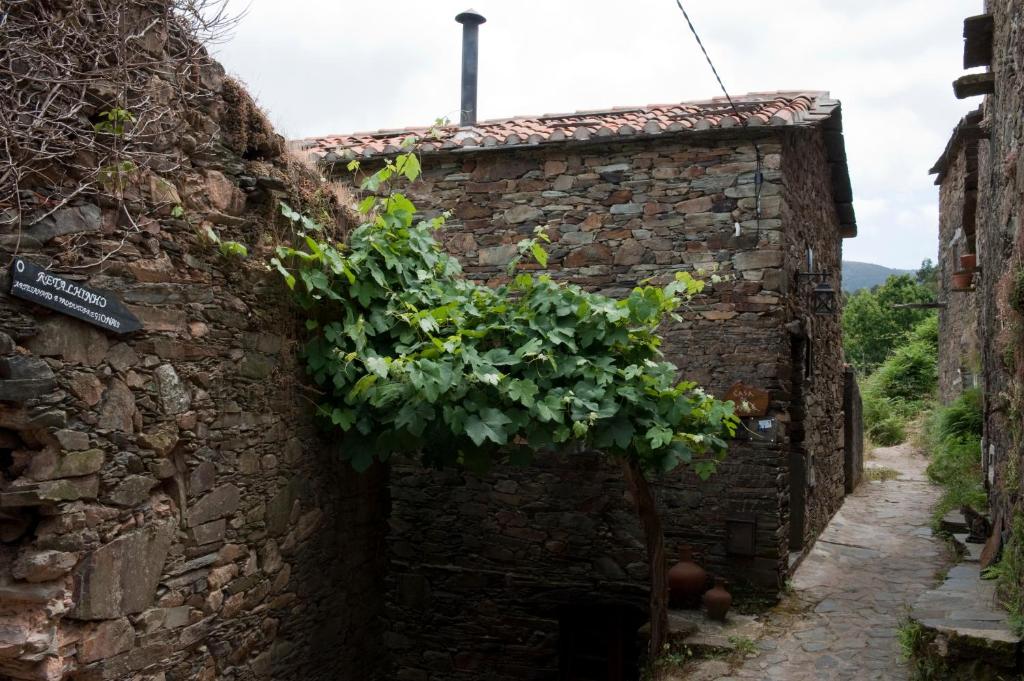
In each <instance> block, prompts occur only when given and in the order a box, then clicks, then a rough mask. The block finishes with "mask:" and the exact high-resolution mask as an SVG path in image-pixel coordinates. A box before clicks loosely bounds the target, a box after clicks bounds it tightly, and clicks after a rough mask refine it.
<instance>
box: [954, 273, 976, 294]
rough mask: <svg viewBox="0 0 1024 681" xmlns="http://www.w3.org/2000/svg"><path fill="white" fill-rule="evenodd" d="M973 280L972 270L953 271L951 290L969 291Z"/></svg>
mask: <svg viewBox="0 0 1024 681" xmlns="http://www.w3.org/2000/svg"><path fill="white" fill-rule="evenodd" d="M973 281H974V273H973V272H954V273H953V290H954V291H969V290H970V289H971V283H972V282H973Z"/></svg>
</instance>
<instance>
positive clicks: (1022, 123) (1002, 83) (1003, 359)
mask: <svg viewBox="0 0 1024 681" xmlns="http://www.w3.org/2000/svg"><path fill="white" fill-rule="evenodd" d="M986 10H987V11H988V12H990V13H991V14H992V15H993V19H994V26H995V33H994V43H993V61H992V71H993V72H994V73H995V93H994V94H992V95H989V96H988V97H986V99H985V104H984V109H983V110H984V113H985V125H986V127H987V128H988V130H989V134H990V139H989V141H988V143H984V142H983V143H982V146H981V149H980V153H979V161H978V165H979V168H980V177H979V200H978V216H979V217H978V220H979V222H978V254H979V255H978V264H979V265H980V266H981V275H980V277H979V280H978V283H977V286H978V294H977V297H978V300H979V303H980V333H981V341H982V365H983V375H984V396H985V397H984V405H985V436H984V441H983V447H984V449H985V456H984V458H983V461H984V464H985V472H986V478H987V480H988V483H989V485H990V489H989V497H990V506H991V508H990V511H991V513H992V520H993V521H994V522H995V524H996V527H997V529H999V530H1002V529H1005V528H1006V527H1008V525H1009V522H1010V519H1011V515H1012V513H1013V512H1014V511H1015V510H1016V511H1017V512H1019V511H1020V509H1019V498H1020V492H1021V487H1020V485H1021V474H1020V471H1021V466H1022V464H1024V461H1022V454H1024V451H1022V437H1024V436H1022V430H1024V428H1022V425H1021V424H1022V422H1024V309H1022V308H1024V306H1021V305H1020V304H1019V303H1018V304H1017V306H1016V307H1015V306H1014V304H1013V303H1012V300H1013V299H1014V296H1013V292H1014V290H1015V282H1016V281H1019V277H1020V276H1021V272H1022V270H1024V225H1022V220H1024V213H1022V210H1021V196H1022V194H1024V148H1022V141H1024V116H1022V115H1021V111H1024V61H1022V55H1024V51H1022V48H1024V3H1022V2H1021V0H990V1H989V2H987V3H986ZM1017 290H1018V291H1020V289H1019V288H1018V289H1017ZM1017 299H1018V300H1019V299H1020V298H1017Z"/></svg>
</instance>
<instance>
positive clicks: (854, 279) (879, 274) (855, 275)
mask: <svg viewBox="0 0 1024 681" xmlns="http://www.w3.org/2000/svg"><path fill="white" fill-rule="evenodd" d="M916 271H917V270H896V269H892V268H891V267H883V266H881V265H875V264H872V263H869V262H854V261H852V260H844V261H843V290H844V291H847V292H850V293H852V292H854V291H859V290H860V289H862V288H871V287H872V286H877V285H879V284H884V283H885V280H886V279H888V278H889V277H890V276H892V275H894V274H914V273H915V272H916Z"/></svg>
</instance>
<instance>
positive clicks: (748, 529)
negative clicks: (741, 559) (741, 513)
mask: <svg viewBox="0 0 1024 681" xmlns="http://www.w3.org/2000/svg"><path fill="white" fill-rule="evenodd" d="M725 531H726V539H725V550H726V551H727V552H729V553H730V554H732V555H734V556H753V555H755V554H756V553H757V517H756V516H745V517H736V518H729V519H727V520H726V521H725Z"/></svg>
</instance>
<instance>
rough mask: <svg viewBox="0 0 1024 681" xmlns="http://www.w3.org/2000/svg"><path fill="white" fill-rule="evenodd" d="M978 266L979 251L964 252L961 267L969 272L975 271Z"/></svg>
mask: <svg viewBox="0 0 1024 681" xmlns="http://www.w3.org/2000/svg"><path fill="white" fill-rule="evenodd" d="M977 268H978V255H977V253H964V254H963V255H961V256H960V269H962V270H965V271H967V272H973V271H974V270H975V269H977Z"/></svg>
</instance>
